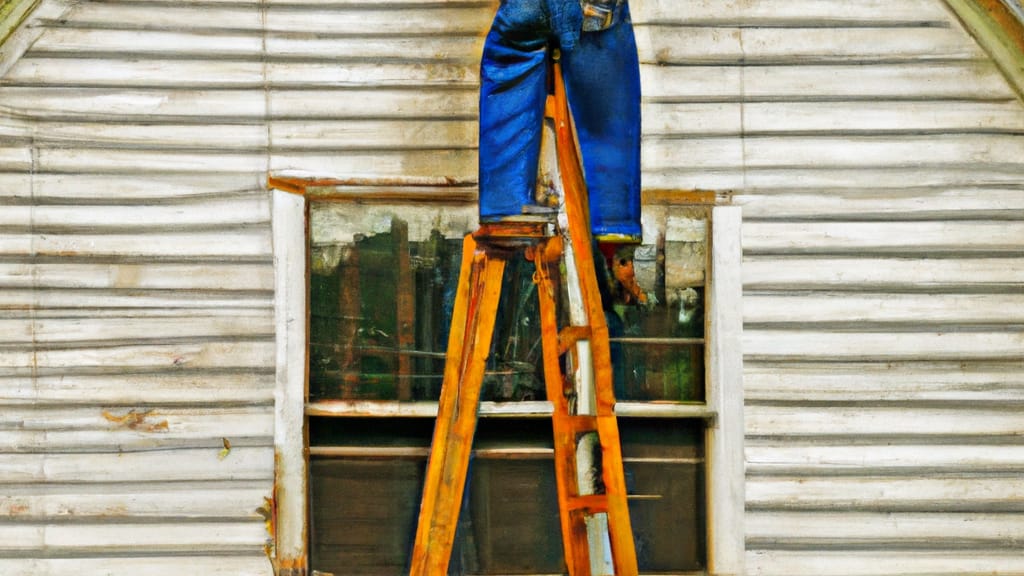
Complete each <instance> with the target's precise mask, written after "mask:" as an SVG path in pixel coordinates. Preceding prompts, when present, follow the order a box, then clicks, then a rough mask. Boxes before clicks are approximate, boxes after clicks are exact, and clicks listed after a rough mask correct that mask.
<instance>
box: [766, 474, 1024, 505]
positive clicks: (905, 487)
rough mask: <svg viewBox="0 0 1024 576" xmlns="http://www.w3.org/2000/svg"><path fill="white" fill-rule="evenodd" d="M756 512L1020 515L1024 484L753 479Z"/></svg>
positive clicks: (1010, 480)
mask: <svg viewBox="0 0 1024 576" xmlns="http://www.w3.org/2000/svg"><path fill="white" fill-rule="evenodd" d="M747 505H748V506H749V507H750V508H751V509H753V510H761V509H766V510H801V509H803V510H847V511H851V512H852V511H854V510H864V511H867V510H879V511H892V510H907V511H909V510H917V511H935V512H955V511H961V512H976V511H1000V510H1003V511H1019V510H1021V509H1022V506H1024V483H1021V482H1020V479H1019V478H1018V476H1017V475H1012V474H1011V475H1006V474H996V475H989V476H984V475H973V476H970V475H967V476H965V475H963V474H955V475H944V476H940V475H938V474H930V475H926V476H921V475H912V476H832V477H826V476H821V475H819V476H808V477H804V476H800V477H771V476H750V477H749V478H748V481H747Z"/></svg>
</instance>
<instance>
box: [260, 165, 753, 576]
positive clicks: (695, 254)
mask: <svg viewBox="0 0 1024 576" xmlns="http://www.w3.org/2000/svg"><path fill="white" fill-rule="evenodd" d="M272 184H274V181H272ZM275 185H276V186H277V187H278V188H280V189H284V190H290V191H291V192H302V193H304V194H305V198H303V197H302V196H298V195H295V194H289V193H287V192H276V193H275V253H276V256H277V259H278V272H279V275H278V280H279V288H278V295H279V308H278V309H279V312H280V313H279V326H281V327H283V328H284V329H285V331H287V332H289V333H292V332H295V331H296V330H298V329H299V328H300V326H301V324H300V325H296V324H297V323H296V320H305V319H308V340H306V328H305V327H302V331H301V337H293V338H290V339H289V338H288V337H286V336H284V335H279V342H282V344H281V345H280V346H279V349H281V350H282V351H281V352H280V353H279V368H278V371H279V387H280V388H287V389H288V391H282V392H281V394H279V398H283V399H285V400H284V402H285V403H287V404H288V405H289V406H291V408H290V409H289V408H287V407H285V406H279V412H286V413H288V414H290V420H289V419H286V418H284V417H282V416H279V426H281V425H283V426H286V427H290V428H294V427H295V426H299V427H300V430H298V431H296V430H294V429H293V430H291V433H290V437H288V434H286V431H282V430H279V439H280V440H281V442H282V443H285V444H287V445H282V446H279V448H281V452H282V456H281V458H280V459H281V461H282V462H285V463H286V462H287V461H288V460H289V459H288V457H287V456H285V455H284V454H285V453H287V454H291V453H294V452H298V453H299V454H300V457H299V458H298V459H295V460H294V463H293V464H292V468H291V469H288V468H287V464H279V472H278V485H279V492H278V503H277V504H278V510H279V520H278V522H279V525H278V535H277V538H278V549H277V554H278V557H279V558H281V559H287V558H289V557H301V560H303V561H308V566H309V567H310V568H312V569H315V570H318V571H321V572H327V573H335V574H349V575H358V574H366V575H378V574H379V575H384V574H388V575H390V574H396V575H397V574H403V573H404V572H405V570H406V569H407V566H406V564H407V562H408V559H409V555H410V553H411V548H412V539H413V537H414V535H415V534H414V533H415V524H416V516H417V514H418V510H419V500H420V491H421V489H422V488H421V487H422V481H423V473H424V469H425V464H426V458H427V455H428V452H429V445H430V440H431V432H432V429H433V416H434V414H435V412H436V399H437V397H438V395H439V392H440V384H441V374H442V371H443V366H444V352H445V343H446V342H447V338H446V334H447V324H448V318H449V317H450V313H451V306H452V301H453V298H454V284H455V282H456V280H457V278H458V272H459V270H458V266H459V262H460V254H459V251H460V249H461V238H462V237H463V235H464V234H465V233H467V232H469V231H471V230H473V229H474V228H475V213H476V206H475V204H474V203H473V202H472V197H471V196H467V195H465V194H462V193H458V192H457V190H456V191H455V192H453V190H452V189H450V188H441V187H439V188H437V189H433V190H422V189H418V191H412V192H410V191H408V190H405V191H404V192H402V191H399V190H395V189H391V190H388V189H384V188H373V187H371V188H361V189H352V188H349V187H342V186H335V185H333V184H332V183H329V182H319V183H315V185H311V183H310V182H308V181H289V180H286V179H279V180H277V181H276V184H275ZM396 192H401V193H400V194H398V196H400V198H401V200H400V201H394V200H388V197H389V196H393V195H394V193H396ZM720 200H721V198H717V197H716V196H715V195H714V194H706V193H694V192H690V193H661V194H658V193H653V194H647V195H646V197H645V206H644V218H645V222H644V225H645V240H644V243H643V245H641V246H639V247H636V248H635V249H620V250H619V251H617V252H615V253H609V254H608V255H609V256H610V258H609V270H608V275H609V277H614V274H615V272H616V269H615V268H616V267H619V266H630V265H631V266H632V267H633V269H634V270H635V274H636V278H637V280H638V282H639V284H640V286H641V287H642V288H643V289H644V291H645V292H646V293H648V294H649V295H650V298H649V302H648V303H647V304H646V305H644V306H638V305H636V303H635V302H633V303H631V302H629V300H630V299H631V298H630V296H629V295H628V293H627V292H628V291H623V292H620V293H618V294H617V295H616V296H615V298H614V299H615V301H616V304H615V306H614V311H612V312H610V313H609V314H608V318H609V324H610V329H611V333H612V337H613V338H612V347H613V349H612V353H613V358H614V360H615V361H616V373H615V387H616V395H617V397H618V399H619V404H618V406H617V412H618V414H619V416H620V429H621V431H622V438H623V454H624V460H625V466H626V474H627V483H628V484H629V490H630V493H631V495H632V498H631V500H630V513H631V516H632V519H633V529H634V537H635V539H636V543H637V554H638V559H639V562H640V568H641V572H642V573H659V574H684V573H702V572H705V571H708V567H709V565H710V566H711V569H712V571H714V572H716V573H717V572H725V570H723V568H728V567H729V566H735V565H736V563H737V562H742V529H741V526H742V509H743V502H742V453H741V452H740V453H739V456H738V460H737V452H738V451H737V449H736V448H737V447H741V446H742V445H741V444H736V442H737V441H738V442H741V441H742V421H741V418H742V398H741V396H740V399H739V410H736V408H735V406H736V397H735V395H732V396H728V395H724V394H723V393H722V386H721V385H719V383H718V382H719V381H720V380H724V379H733V380H737V379H738V363H737V361H738V335H739V328H738V297H736V295H735V294H737V293H738V259H739V257H738V238H734V239H733V240H732V244H733V245H732V246H722V247H720V248H721V249H722V254H721V256H719V255H718V254H716V253H715V252H714V250H715V249H716V248H715V247H716V246H718V244H719V243H724V242H723V241H722V240H719V236H722V237H723V238H729V237H730V236H736V231H737V230H738V209H734V208H731V207H715V203H716V201H720ZM279 218H281V219H288V220H291V221H292V222H291V225H286V224H285V223H283V222H282V223H279V222H278V219H279ZM296 220H298V222H295V221H296ZM307 220H308V225H307V224H306V222H307ZM719 220H721V221H722V222H724V224H723V225H722V226H721V229H720V228H719V227H718V226H719V224H718V222H719ZM299 232H301V235H299ZM726 232H728V233H726ZM307 241H308V244H307ZM286 245H289V246H291V249H290V250H289V249H288V248H286V247H285V246H286ZM307 250H308V251H307ZM726 253H728V254H726ZM295 260H298V261H299V262H298V263H296V262H294V261H295ZM730 260H732V261H731V262H730ZM307 262H308V266H307ZM721 266H728V267H732V268H735V270H734V271H731V272H730V273H727V274H724V277H725V278H726V280H729V282H725V283H721V284H719V283H715V282H709V280H710V278H711V271H712V270H714V271H715V277H716V278H717V277H718V274H719V272H720V270H719V267H721ZM296 268H300V269H301V276H300V277H301V278H302V279H303V280H301V283H302V284H305V283H306V282H305V280H304V279H305V277H306V273H308V278H309V280H308V288H307V286H305V285H303V286H301V290H302V291H301V293H300V292H298V290H300V284H299V282H297V281H296V280H295V278H294V276H290V275H294V274H295V272H296ZM532 274H533V269H532V264H530V263H527V262H525V261H512V262H510V264H509V266H508V268H507V271H506V274H505V282H504V285H503V287H502V290H503V292H502V304H501V308H500V309H499V314H498V323H497V326H496V329H495V338H494V340H495V342H494V344H493V346H492V353H491V358H490V360H489V365H488V372H487V376H486V378H485V383H484V390H483V399H484V402H483V403H482V404H481V419H480V423H479V425H478V430H477V434H476V438H475V441H474V448H475V452H474V460H473V464H472V465H471V469H470V478H469V485H468V488H467V491H466V497H465V501H464V504H463V512H462V515H461V516H460V528H459V535H458V537H457V543H456V548H455V551H454V552H453V556H452V569H451V570H450V572H451V573H457V574H481V575H485V574H502V575H505V574H556V573H561V570H562V551H561V539H560V537H559V532H558V531H559V524H558V507H557V503H556V497H555V488H554V473H553V467H552V465H551V457H552V456H551V450H550V442H551V430H550V420H549V418H548V415H549V413H550V408H547V404H546V402H545V401H544V387H543V380H542V377H541V376H540V374H539V373H538V371H537V369H538V366H539V364H538V361H539V357H540V356H539V355H540V349H539V344H538V342H539V329H538V326H537V314H536V300H535V297H534V296H533V295H532V290H533V289H534V285H533V282H532ZM284 285H288V286H290V288H288V289H283V288H282V287H283V286H284ZM612 287H613V289H614V288H615V285H614V284H612ZM282 290H284V292H283V294H284V300H287V302H282V301H281V300H282V298H281V296H282ZM307 290H308V291H307ZM729 292H732V293H733V295H732V296H729V295H728V293H729ZM720 293H721V294H720ZM299 297H301V298H299ZM296 299H301V308H300V307H299V306H298V305H296V304H295V303H294V302H293V300H296ZM730 299H731V300H732V301H730ZM716 302H717V303H719V306H717V307H716V305H715V304H716ZM307 303H308V317H307V316H306V308H307ZM726 305H727V306H729V309H723V308H722V306H726ZM289 309H290V310H292V312H291V314H289V313H288V312H287V310H289ZM300 310H301V316H302V317H301V318H300V317H299V315H300ZM289 319H290V320H291V323H290V324H289V323H288V321H287V320H289ZM289 343H290V344H289ZM289 346H290V347H289ZM729 347H731V348H732V349H731V350H729V349H728V348H729ZM304 358H308V392H307V387H306V386H307V382H306V380H305V374H306V370H307V365H306V362H307V361H306V360H302V359H304ZM300 362H301V364H300ZM296 364H299V366H298V367H296ZM289 373H290V374H289ZM300 373H301V374H302V376H301V378H302V382H300V383H296V382H294V381H293V379H294V378H298V377H300V376H299V374H300ZM282 380H283V381H282ZM733 384H734V385H735V382H734V383H733ZM289 391H290V392H289ZM296 391H298V393H296ZM723 400H726V401H727V402H726V404H723ZM296 406H298V408H297V407H296ZM723 408H724V410H723ZM726 419H728V421H729V422H730V426H728V427H723V426H722V424H723V422H725V421H726ZM282 420H287V421H282ZM303 423H306V427H305V428H303V427H302V426H303ZM735 424H738V426H739V428H738V430H737V429H734V428H735V426H734V425H735ZM726 428H728V430H727V429H726ZM730 434H731V436H730ZM723 440H729V441H730V442H731V444H730V446H731V447H726V449H723V446H722V444H723ZM307 441H308V445H307V444H306V442H307ZM303 449H308V455H309V459H308V463H307V462H306V461H304V459H303V458H301V454H302V451H303ZM709 456H710V457H713V458H714V459H713V460H712V462H714V464H715V465H714V466H713V467H709V466H707V464H706V463H707V462H708V460H709ZM737 466H738V470H739V471H738V478H739V482H738V486H737V482H736V478H737V470H736V467H737ZM296 467H298V468H300V469H301V477H300V473H297V472H296V470H295V468H296ZM712 468H713V469H712ZM307 474H308V476H307ZM307 481H308V489H307V484H306V482H307ZM723 490H724V492H723ZM722 494H725V496H721V495H722ZM737 495H738V497H739V501H738V502H735V501H732V502H728V503H726V506H724V507H722V506H719V505H718V504H717V500H719V499H722V500H730V499H735V498H736V497H737ZM288 502H291V506H288V509H289V510H291V511H293V513H294V514H300V515H301V516H300V517H299V518H298V519H294V518H293V519H285V518H283V517H282V513H283V512H285V507H286V504H287V503H288ZM307 510H308V512H307ZM737 510H738V512H737ZM709 522H719V523H723V522H732V524H733V527H731V528H730V529H729V531H728V532H723V531H720V530H721V529H720V528H718V527H714V526H712V527H709ZM737 523H738V525H739V526H740V528H739V530H738V534H739V535H738V536H736V534H737V529H736V528H735V525H736V524H737ZM723 526H724V525H723ZM307 529H308V532H307V531H306V530H307ZM282 530H289V531H290V532H291V533H293V536H292V537H291V538H292V540H291V543H290V545H291V547H292V548H291V549H285V548H283V547H282V540H287V539H288V538H289V536H287V535H285V534H284V533H282ZM714 534H719V535H725V534H728V535H729V536H727V537H725V538H723V537H721V536H720V537H719V538H717V539H714V538H710V539H709V536H711V535H714ZM307 535H308V542H306V538H307ZM737 547H738V548H739V550H738V551H730V550H735V549H736V548H737ZM720 549H721V550H720ZM730 563H731V564H730ZM301 564H302V565H305V563H301ZM739 572H740V570H737V569H735V568H731V569H729V573H739Z"/></svg>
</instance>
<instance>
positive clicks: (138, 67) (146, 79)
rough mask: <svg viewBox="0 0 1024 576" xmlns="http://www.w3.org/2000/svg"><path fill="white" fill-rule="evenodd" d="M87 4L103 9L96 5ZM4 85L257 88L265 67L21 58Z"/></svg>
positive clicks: (201, 62)
mask: <svg viewBox="0 0 1024 576" xmlns="http://www.w3.org/2000/svg"><path fill="white" fill-rule="evenodd" d="M86 5H91V6H103V4H96V3H89V4H86ZM200 15H201V13H200ZM152 17H153V15H149V16H148V18H152ZM86 62H87V63H88V64H86ZM4 83H5V84H13V85H19V84H27V85H35V84H50V85H54V86H110V87H116V86H124V87H134V86H146V87H156V86H163V87H168V88H170V87H175V88H187V87H229V88H230V87H237V88H241V87H253V88H255V87H260V86H263V64H262V63H260V62H259V61H238V60H170V59H163V60H161V59H156V58H150V59H133V58H130V57H129V56H128V55H126V56H125V57H124V58H122V59H114V58H108V59H99V58H82V59H78V58H45V57H44V58H22V59H21V60H19V61H18V63H17V64H15V65H14V67H13V68H11V70H10V72H9V73H8V74H7V76H6V77H5V78H4Z"/></svg>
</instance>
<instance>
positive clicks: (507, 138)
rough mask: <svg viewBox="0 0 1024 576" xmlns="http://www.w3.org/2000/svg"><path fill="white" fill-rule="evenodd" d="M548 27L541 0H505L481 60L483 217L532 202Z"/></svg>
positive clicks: (515, 211) (491, 217)
mask: <svg viewBox="0 0 1024 576" xmlns="http://www.w3.org/2000/svg"><path fill="white" fill-rule="evenodd" d="M549 35H550V27H549V23H548V18H547V14H546V12H545V10H544V9H543V8H542V0H506V1H505V2H502V4H501V7H500V8H499V9H498V13H497V15H496V16H495V18H494V23H493V25H492V26H491V31H490V33H489V34H488V35H487V40H486V42H485V44H484V53H483V58H482V60H481V63H480V77H481V86H480V164H479V174H480V219H481V221H485V222H486V221H488V220H495V219H498V218H501V217H502V216H511V215H516V214H522V213H523V206H526V205H529V204H533V197H534V188H535V186H536V180H537V162H538V157H539V154H540V138H541V127H542V123H543V120H544V102H545V99H546V97H547V90H546V82H545V77H546V57H547V52H546V47H547V45H548V37H549Z"/></svg>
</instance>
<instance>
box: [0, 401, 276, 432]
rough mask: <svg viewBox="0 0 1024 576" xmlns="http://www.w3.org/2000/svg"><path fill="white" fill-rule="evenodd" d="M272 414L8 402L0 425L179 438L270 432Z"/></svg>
mask: <svg viewBox="0 0 1024 576" xmlns="http://www.w3.org/2000/svg"><path fill="white" fill-rule="evenodd" d="M272 414H273V407H269V406H242V407H230V406H224V407H195V406H190V407H175V406H167V407H162V408H160V409H155V408H150V407H147V406H145V405H142V406H123V407H106V406H96V405H93V406H81V407H67V408H61V407H43V406H38V407H37V406H27V407H18V406H7V407H5V408H4V413H3V414H2V415H0V430H13V431H42V432H74V431H81V432H89V431H101V432H111V433H114V432H135V433H138V434H140V435H144V434H155V435H158V436H168V437H171V436H179V435H180V437H182V438H220V437H222V436H225V435H239V436H247V437H259V436H267V437H269V435H271V434H272V433H273V419H272V418H270V416H271V415H272ZM221 423H223V426H221Z"/></svg>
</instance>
